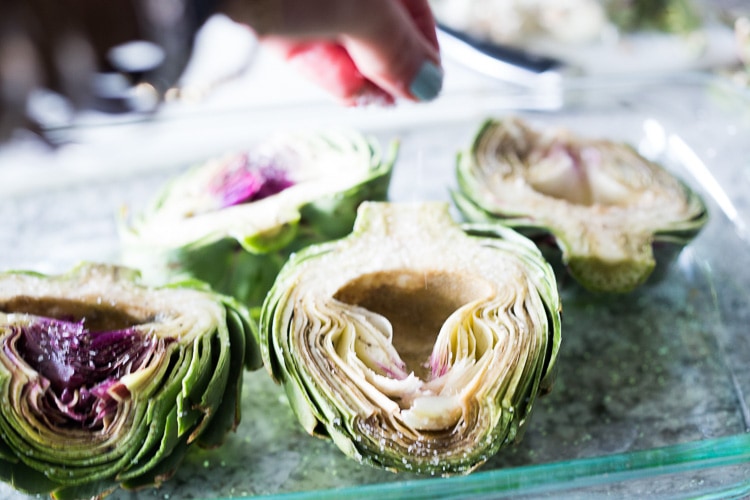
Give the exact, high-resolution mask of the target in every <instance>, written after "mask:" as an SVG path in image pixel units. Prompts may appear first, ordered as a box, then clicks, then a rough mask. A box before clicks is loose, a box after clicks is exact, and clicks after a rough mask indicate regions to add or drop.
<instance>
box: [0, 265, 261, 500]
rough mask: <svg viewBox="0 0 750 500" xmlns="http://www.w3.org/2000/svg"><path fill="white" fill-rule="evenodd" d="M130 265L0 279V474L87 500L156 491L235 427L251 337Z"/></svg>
mask: <svg viewBox="0 0 750 500" xmlns="http://www.w3.org/2000/svg"><path fill="white" fill-rule="evenodd" d="M137 278H138V275H137V273H136V272H135V271H133V270H130V269H126V268H123V267H115V266H108V265H95V264H84V265H81V266H79V267H77V268H75V269H74V270H73V271H71V272H70V273H68V274H64V275H59V276H47V275H41V274H35V273H29V272H6V273H3V274H2V275H0V342H1V344H2V351H1V352H0V384H1V385H2V391H1V392H0V394H1V395H2V404H0V478H1V479H2V480H4V481H6V482H9V483H10V484H12V485H13V486H14V487H15V488H17V489H19V490H21V491H25V492H29V493H51V494H52V495H53V496H54V497H55V498H91V497H94V496H97V495H100V494H103V493H106V492H107V491H109V490H112V489H114V488H116V487H117V486H118V485H121V486H123V487H126V488H137V487H141V486H146V485H152V484H159V483H160V482H162V481H163V480H165V479H167V478H168V477H169V476H170V475H171V474H172V473H173V472H174V470H175V469H176V468H177V466H178V464H179V462H180V460H181V459H182V457H183V456H184V455H185V453H186V451H187V449H188V447H189V446H190V445H191V444H193V443H195V444H198V445H200V446H204V447H210V446H217V445H219V444H221V442H222V440H223V439H224V436H225V435H226V433H227V432H228V431H230V430H233V429H234V428H235V427H236V425H237V423H238V422H239V418H240V414H239V396H240V393H241V383H242V373H243V368H245V367H246V368H259V367H260V363H261V359H260V354H259V350H258V345H257V338H256V337H255V334H256V332H254V331H252V330H251V323H250V320H249V317H248V315H247V312H246V311H245V310H244V309H243V308H242V306H240V305H239V304H237V303H236V301H234V300H233V299H230V298H228V297H224V296H220V295H217V294H215V293H213V292H210V291H208V287H206V286H205V285H202V284H199V283H197V282H193V283H185V284H183V285H179V286H178V285H174V286H170V287H164V288H147V287H144V286H142V285H140V284H139V283H138V281H137Z"/></svg>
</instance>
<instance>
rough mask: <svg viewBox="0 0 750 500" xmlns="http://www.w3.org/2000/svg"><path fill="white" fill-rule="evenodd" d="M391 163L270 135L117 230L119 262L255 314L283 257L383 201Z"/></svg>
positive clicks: (347, 226) (351, 148)
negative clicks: (365, 204) (218, 295)
mask: <svg viewBox="0 0 750 500" xmlns="http://www.w3.org/2000/svg"><path fill="white" fill-rule="evenodd" d="M395 153H396V145H395V144H394V146H393V148H392V150H390V151H389V156H388V158H383V157H381V152H380V150H379V146H378V144H377V143H376V142H375V141H374V140H373V139H370V138H368V137H365V136H363V135H361V134H359V133H358V132H354V131H340V130H337V131H333V130H327V131H323V132H317V131H312V132H296V133H292V132H289V133H278V134H276V135H273V136H271V137H269V138H267V139H265V140H264V141H260V142H258V143H257V144H255V145H254V146H253V147H252V148H251V149H250V150H249V151H246V152H242V153H238V154H232V155H228V156H225V157H222V158H219V159H215V160H212V161H209V162H207V163H205V164H202V165H199V166H197V167H195V168H193V169H191V170H189V171H188V172H186V173H185V174H183V175H182V176H180V177H178V178H176V179H174V180H173V181H172V182H171V183H170V184H168V185H167V186H166V187H165V188H164V189H163V190H162V192H161V193H160V194H159V195H158V196H157V198H156V199H155V201H154V203H153V204H152V206H151V207H150V208H148V209H147V210H145V211H144V212H143V213H141V214H140V215H139V216H137V217H136V218H134V219H133V220H132V221H129V222H128V223H127V224H125V225H123V230H122V231H121V236H122V242H123V262H124V263H125V264H126V265H128V266H130V267H134V268H137V269H140V270H141V272H142V273H143V275H144V278H145V279H147V280H148V281H149V282H152V283H163V282H168V281H171V280H174V279H180V278H187V277H195V278H198V279H200V280H203V281H206V282H208V283H209V284H211V285H212V287H213V288H214V289H216V290H217V291H220V292H222V293H226V294H230V295H233V296H234V297H236V298H237V299H239V300H240V301H242V302H244V303H245V304H246V305H249V306H250V307H260V304H261V303H262V301H263V298H264V297H265V294H266V292H267V291H268V289H269V288H270V286H271V284H272V283H273V279H274V278H275V276H276V273H277V272H278V270H279V269H280V268H281V265H282V264H283V262H284V261H285V260H286V257H287V256H288V254H289V253H291V252H292V251H294V250H296V249H299V248H301V247H303V246H306V245H307V244H310V243H312V242H319V241H326V240H330V239H335V238H340V237H342V236H344V235H346V234H348V233H349V231H351V228H352V225H353V223H354V216H355V213H356V207H357V205H359V203H361V202H362V201H363V200H366V199H373V200H382V199H385V198H386V196H387V191H388V185H389V182H390V177H391V171H392V167H393V161H394V158H395Z"/></svg>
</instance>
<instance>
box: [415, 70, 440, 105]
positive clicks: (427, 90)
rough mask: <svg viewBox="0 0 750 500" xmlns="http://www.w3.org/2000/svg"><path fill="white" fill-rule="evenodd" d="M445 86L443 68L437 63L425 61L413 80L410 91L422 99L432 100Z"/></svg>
mask: <svg viewBox="0 0 750 500" xmlns="http://www.w3.org/2000/svg"><path fill="white" fill-rule="evenodd" d="M442 88H443V70H442V69H440V68H439V67H438V66H436V65H435V63H433V62H430V61H425V62H423V63H422V66H421V67H420V68H419V71H418V72H417V75H416V76H415V77H414V80H412V81H411V85H410V86H409V92H411V95H413V96H414V97H416V98H417V99H419V100H420V101H431V100H432V99H434V98H436V97H437V95H438V94H439V93H440V89H442Z"/></svg>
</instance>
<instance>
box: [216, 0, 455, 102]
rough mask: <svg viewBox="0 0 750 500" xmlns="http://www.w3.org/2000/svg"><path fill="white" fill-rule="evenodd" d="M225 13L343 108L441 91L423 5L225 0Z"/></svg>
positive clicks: (389, 0)
mask: <svg viewBox="0 0 750 500" xmlns="http://www.w3.org/2000/svg"><path fill="white" fill-rule="evenodd" d="M224 12H225V13H226V14H227V15H229V17H231V18H232V19H234V20H235V21H238V22H240V23H243V24H247V25H248V26H250V28H251V29H252V30H253V31H254V32H255V33H256V34H257V35H258V37H259V39H260V41H261V43H262V44H264V45H265V46H267V47H269V48H271V49H273V50H275V51H276V52H278V53H279V54H280V55H281V57H283V58H284V59H285V60H287V61H288V62H289V63H290V64H292V65H293V66H296V67H297V68H298V69H299V70H300V71H301V72H302V73H304V74H306V75H307V76H308V77H310V78H311V79H312V80H314V81H316V82H318V83H319V84H320V85H321V86H322V87H324V88H325V89H327V90H328V91H329V92H331V93H332V94H333V95H334V96H336V97H338V98H339V99H341V100H342V101H343V102H345V103H347V104H351V105H357V104H367V103H371V102H375V103H383V104H390V103H393V102H394V101H395V100H396V99H397V98H404V99H409V100H414V101H428V100H431V99H433V98H435V97H436V96H437V95H438V94H439V92H440V90H441V88H442V82H443V71H442V69H441V67H440V53H439V47H438V42H437V35H436V32H435V20H434V18H433V16H432V11H431V10H430V7H429V5H428V2H427V0H377V1H376V0H370V1H357V0H228V1H226V2H225V7H224Z"/></svg>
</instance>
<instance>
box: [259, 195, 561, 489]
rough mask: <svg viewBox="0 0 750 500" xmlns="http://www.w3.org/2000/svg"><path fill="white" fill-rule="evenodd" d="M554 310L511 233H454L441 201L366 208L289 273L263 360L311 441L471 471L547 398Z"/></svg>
mask: <svg viewBox="0 0 750 500" xmlns="http://www.w3.org/2000/svg"><path fill="white" fill-rule="evenodd" d="M465 229H466V230H465ZM559 312H560V301H559V297H558V294H557V288H556V284H555V278H554V275H553V273H552V271H551V269H550V267H549V265H548V264H547V263H546V262H545V261H544V260H543V258H542V256H541V254H540V252H539V250H538V249H537V248H536V247H535V246H534V245H533V243H531V242H530V241H529V240H527V239H526V238H524V237H523V236H521V235H519V234H518V233H516V232H514V231H512V230H510V229H507V228H504V227H498V226H497V225H494V226H481V227H480V226H475V227H471V228H462V227H460V226H459V225H458V224H456V223H455V222H454V221H453V220H452V218H451V217H450V215H449V212H448V204H447V203H439V202H433V203H419V204H389V203H374V202H368V203H364V204H362V205H361V206H360V209H359V212H358V217H357V220H356V224H355V228H354V231H353V232H352V234H351V235H349V236H348V237H346V238H344V239H342V240H339V241H336V242H330V243H324V244H319V245H313V246H311V247H308V248H306V249H304V250H302V251H301V252H299V253H297V254H295V255H293V256H292V258H291V259H290V260H289V261H288V262H287V264H286V265H285V266H284V268H283V270H282V271H281V273H280V274H279V277H278V279H277V281H276V283H275V285H274V287H273V289H272V290H271V292H270V293H269V295H268V297H267V299H266V301H265V303H264V305H263V311H262V316H261V350H262V354H263V357H264V361H265V363H266V367H267V368H268V369H269V370H270V371H271V374H272V376H273V377H274V378H275V379H276V380H277V381H280V382H281V383H282V384H283V386H284V388H285V390H286V392H287V395H288V397H289V400H290V402H291V406H292V408H293V409H294V411H295V412H296V414H297V417H298V419H299V421H300V423H301V424H302V426H303V427H304V428H305V430H306V431H307V432H309V433H311V434H314V435H319V436H329V437H330V438H332V439H333V441H334V442H335V444H336V445H337V446H338V447H339V448H340V449H341V450H342V451H343V452H344V453H346V454H347V455H348V456H350V457H352V458H354V459H356V460H358V461H361V462H363V463H368V464H370V465H374V466H378V467H384V468H388V469H391V470H409V471H413V472H421V473H430V474H442V475H448V474H454V473H468V472H470V471H472V470H474V469H475V468H476V467H478V466H480V465H481V464H482V463H484V462H485V461H486V460H487V459H488V458H489V457H491V456H492V455H493V454H494V453H496V452H497V451H498V450H499V449H500V448H501V447H503V446H505V445H508V444H509V443H512V442H514V441H516V440H517V439H520V437H521V435H522V431H523V429H524V427H525V424H526V422H527V419H528V417H529V413H530V411H531V409H532V405H533V402H534V401H535V398H536V396H537V394H539V393H540V391H546V390H548V389H549V388H550V386H551V383H552V379H553V371H554V370H553V369H554V366H555V359H556V356H557V352H558V347H559V343H560V316H559Z"/></svg>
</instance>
